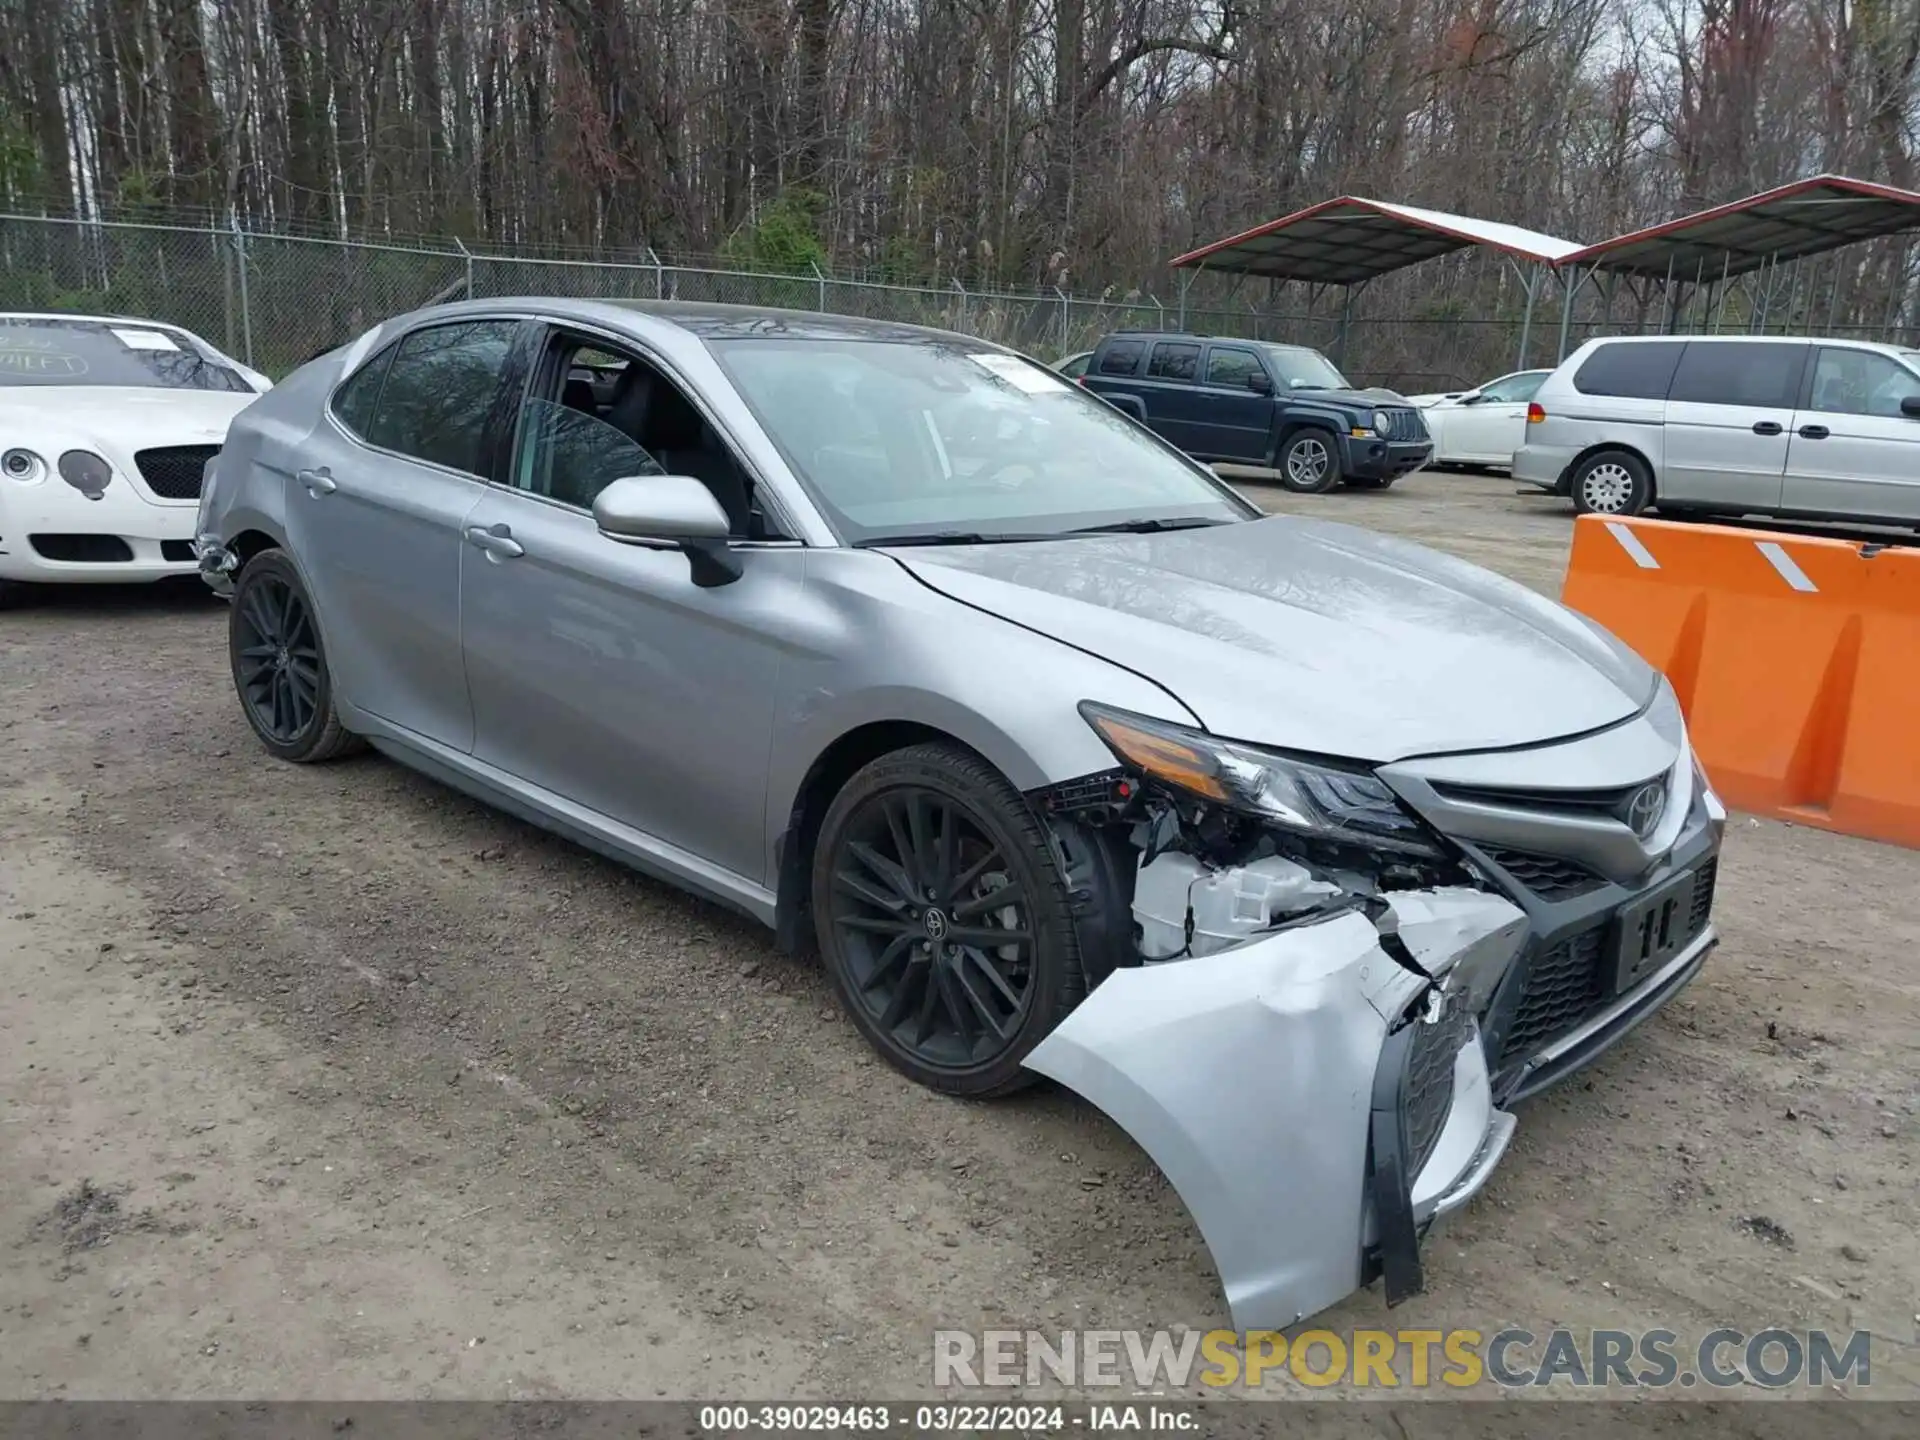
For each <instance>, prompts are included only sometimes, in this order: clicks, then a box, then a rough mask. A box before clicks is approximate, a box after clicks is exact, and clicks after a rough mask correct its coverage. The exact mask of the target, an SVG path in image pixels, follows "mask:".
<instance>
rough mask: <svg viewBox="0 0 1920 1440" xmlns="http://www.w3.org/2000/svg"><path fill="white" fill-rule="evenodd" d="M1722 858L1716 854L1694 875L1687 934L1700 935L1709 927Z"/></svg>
mask: <svg viewBox="0 0 1920 1440" xmlns="http://www.w3.org/2000/svg"><path fill="white" fill-rule="evenodd" d="M1719 870H1720V860H1719V857H1718V856H1716V857H1715V858H1713V859H1712V860H1709V861H1707V863H1706V864H1704V865H1702V866H1701V867H1700V869H1699V872H1698V873H1697V874H1695V876H1694V877H1693V909H1692V910H1691V911H1690V912H1689V913H1688V915H1687V934H1688V935H1690V936H1691V935H1698V934H1699V933H1700V932H1701V931H1702V930H1704V929H1706V928H1707V921H1708V919H1709V918H1711V917H1712V915H1713V886H1714V882H1715V881H1716V880H1717V879H1719Z"/></svg>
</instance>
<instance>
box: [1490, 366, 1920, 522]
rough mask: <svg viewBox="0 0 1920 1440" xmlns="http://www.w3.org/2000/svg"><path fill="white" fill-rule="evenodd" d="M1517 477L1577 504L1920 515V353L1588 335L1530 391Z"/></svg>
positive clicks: (1615, 511) (1589, 510) (1831, 516)
mask: <svg viewBox="0 0 1920 1440" xmlns="http://www.w3.org/2000/svg"><path fill="white" fill-rule="evenodd" d="M1513 478H1514V479H1516V480H1519V481H1522V482H1525V483H1527V484H1531V485H1538V486H1539V487H1541V488H1542V489H1544V490H1552V491H1555V492H1557V493H1559V494H1562V495H1567V496H1570V497H1571V498H1572V500H1573V502H1574V506H1575V508H1576V509H1578V510H1579V511H1580V512H1581V513H1582V514H1600V515H1638V514H1639V513H1640V512H1641V511H1643V510H1645V509H1647V508H1648V507H1650V506H1652V507H1657V508H1658V509H1659V511H1660V513H1661V514H1663V515H1679V516H1687V515H1693V516H1710V515H1781V516H1789V517H1801V518H1805V519H1813V520H1856V521H1869V522H1871V521H1882V522H1891V523H1894V524H1904V525H1911V524H1915V523H1920V350H1910V349H1902V348H1900V347H1899V346H1895V345H1878V344H1874V343H1871V342H1869V341H1864V340H1809V339H1803V338H1796V337H1793V336H1753V335H1693V336H1687V337H1685V338H1678V337H1671V336H1662V337H1653V336H1630V337H1623V338H1620V339H1614V340H1591V341H1589V342H1587V343H1586V344H1585V345H1583V346H1581V347H1580V348H1579V349H1578V350H1576V351H1574V352H1573V354H1572V355H1570V356H1568V357H1567V359H1566V361H1565V363H1563V364H1562V365H1561V366H1560V367H1559V368H1558V369H1557V370H1555V371H1554V372H1553V374H1552V375H1550V376H1548V377H1547V380H1546V381H1545V383H1544V384H1542V385H1541V386H1540V388H1539V390H1537V391H1536V392H1535V393H1534V396H1533V401H1532V403H1531V404H1530V405H1529V407H1528V411H1527V423H1526V438H1525V440H1524V442H1523V443H1522V444H1521V447H1520V449H1519V450H1518V451H1517V452H1515V454H1514V457H1513Z"/></svg>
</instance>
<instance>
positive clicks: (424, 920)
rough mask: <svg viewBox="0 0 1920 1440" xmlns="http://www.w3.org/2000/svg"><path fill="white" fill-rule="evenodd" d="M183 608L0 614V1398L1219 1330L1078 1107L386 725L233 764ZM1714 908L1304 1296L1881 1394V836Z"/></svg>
mask: <svg viewBox="0 0 1920 1440" xmlns="http://www.w3.org/2000/svg"><path fill="white" fill-rule="evenodd" d="M1259 493H1260V494H1261V497H1262V499H1263V500H1268V501H1273V497H1272V496H1271V495H1270V494H1269V493H1268V492H1264V491H1262V492H1259ZM1273 503H1275V504H1276V505H1282V502H1280V501H1273ZM1283 508H1287V509H1297V510H1301V511H1310V512H1312V513H1315V514H1323V515H1331V516H1336V517H1338V518H1342V519H1350V520H1353V521H1355V522H1357V523H1360V524H1365V525H1371V526H1376V527H1379V528H1381V529H1387V530H1394V531H1399V532H1403V533H1406V534H1409V535H1413V536H1416V537H1419V538H1423V539H1426V540H1429V541H1431V542H1433V543H1435V544H1437V545H1439V546H1442V547H1444V548H1446V549H1449V550H1452V551H1455V552H1457V553H1459V554H1461V555H1463V556H1465V557H1467V558H1468V559H1471V560H1474V561H1478V562H1480V563H1483V564H1486V565H1490V566H1493V567H1495V568H1497V569H1500V570H1503V571H1505V572H1506V573H1508V574H1511V575H1513V576H1516V577H1517V578H1519V579H1521V580H1523V581H1525V582H1527V583H1529V584H1533V585H1536V586H1539V587H1541V588H1543V589H1547V590H1552V589H1554V588H1555V587H1556V586H1557V583H1558V578H1559V573H1560V569H1561V566H1562V563H1563V559H1564V554H1565V549H1566V542H1567V535H1568V529H1569V521H1568V517H1567V514H1566V513H1565V511H1564V508H1563V507H1562V506H1560V505H1559V504H1557V503H1555V502H1543V501H1539V500H1530V499H1520V498H1517V497H1516V496H1515V495H1514V494H1513V491H1512V487H1511V485H1510V483H1508V482H1506V481H1501V480H1492V479H1470V478H1463V477H1456V476H1440V475H1432V476H1429V475H1421V476H1416V477H1413V478H1412V479H1410V480H1408V481H1405V482H1402V484H1400V485H1399V486H1397V487H1396V488H1395V489H1393V490H1391V491H1389V492H1386V493H1353V494H1336V495H1333V496H1326V497H1307V498H1293V497H1287V498H1285V500H1284V502H1283ZM225 616H226V612H225V610H224V608H223V607H221V606H220V605H219V604H218V603H217V602H214V601H212V600H210V599H209V598H207V597H205V596H204V595H203V594H201V593H200V592H199V591H198V589H197V587H196V586H193V585H188V586H185V587H183V588H181V589H178V590H162V591H158V592H156V591H152V590H136V591H130V592H127V591H114V592H107V591H67V592H61V593H56V594H45V595H41V596H35V597H34V598H32V599H31V600H30V601H29V602H28V603H27V604H25V605H24V606H23V607H21V608H17V609H15V610H12V611H9V612H6V613H4V614H0V1397H37V1396H60V1397H69V1398H77V1397H83V1396H90V1397H102V1396H111V1397H129V1398H130V1397H147V1396H152V1397H161V1396H247V1397H288V1398H292V1397H320V1398H344V1397H353V1398H380V1397H411V1396H439V1397H454V1396H461V1397H478V1398H504V1397H559V1396H568V1397H610V1396H633V1397H642V1398H644V1397H651V1396H656V1395H674V1396H683V1395H695V1396H734V1397H739V1396H749V1395H750V1396H755V1397H766V1396H783V1397H784V1396H823V1397H824V1396H837V1397H840V1398H853V1397H877V1396H893V1397H906V1396H911V1395H915V1394H919V1393H922V1392H924V1391H925V1390H926V1389H927V1387H928V1385H929V1383H930V1346H931V1340H930V1337H931V1332H932V1331H933V1330H934V1329H935V1328H936V1327H939V1326H958V1327H967V1328H973V1327H980V1326H986V1325H1010V1326H1014V1327H1019V1328H1038V1329H1043V1330H1057V1329H1059V1328H1062V1327H1067V1326H1081V1327H1103V1328H1134V1327H1154V1326H1169V1327H1170V1326H1175V1325H1187V1326H1193V1327H1212V1326H1215V1325H1218V1324H1224V1323H1225V1321H1224V1310H1223V1306H1222V1304H1221V1301H1220V1298H1219V1294H1218V1289H1217V1280H1216V1277H1215V1276H1214V1274H1213V1272H1212V1270H1211V1267H1210V1265H1209V1263H1208V1260H1207V1257H1206V1252H1205V1250H1204V1248H1203V1247H1202V1246H1201V1244H1200V1242H1199V1239H1198V1237H1197V1235H1196V1234H1195V1232H1194V1230H1193V1228H1192V1226H1191V1224H1190V1223H1189V1221H1188V1219H1187V1216H1186V1214H1185V1212H1184V1211H1183V1210H1182V1208H1181V1206H1180V1204H1179V1202H1178V1200H1177V1199H1176V1198H1175V1197H1174V1195H1173V1193H1172V1192H1171V1190H1170V1189H1169V1188H1168V1187H1167V1185H1166V1184H1165V1183H1164V1181H1163V1180H1161V1179H1160V1177H1159V1176H1158V1174H1157V1173H1156V1172H1155V1171H1154V1170H1153V1168H1152V1167H1151V1165H1149V1164H1148V1162H1147V1161H1146V1160H1145V1158H1144V1157H1143V1156H1142V1155H1141V1154H1140V1153H1139V1152H1138V1151H1137V1150H1135V1149H1134V1148H1133V1146H1132V1145H1131V1144H1130V1143H1129V1142H1128V1141H1127V1140H1126V1138H1125V1137H1124V1136H1123V1135H1122V1134H1121V1133H1120V1132H1119V1131H1117V1130H1116V1129H1115V1128H1114V1127H1113V1126H1112V1125H1110V1124H1109V1123H1108V1122H1107V1121H1105V1120H1104V1118H1103V1117H1101V1116H1100V1115H1099V1114H1098V1113H1097V1112H1094V1111H1092V1110H1091V1109H1090V1108H1089V1107H1086V1106H1084V1105H1082V1104H1080V1103H1079V1102H1077V1101H1075V1100H1074V1099H1073V1098H1072V1097H1070V1096H1067V1095H1064V1094H1062V1093H1059V1092H1041V1093H1037V1094H1031V1095H1028V1096H1025V1097H1022V1098H1018V1099H1015V1100H1013V1101H1009V1102H1003V1103H999V1104H993V1105H970V1104H965V1103H960V1102H955V1101H950V1100H946V1099H942V1098H939V1097H936V1096H934V1095H932V1094H930V1093H928V1092H925V1091H922V1090H918V1089H915V1088H914V1087H912V1086H911V1085H909V1084H908V1083H907V1082H906V1081H904V1080H903V1079H900V1078H899V1077H897V1076H896V1075H895V1074H894V1073H893V1072H892V1071H891V1070H889V1069H887V1068H886V1067H885V1066H884V1065H882V1064H880V1063H878V1062H876V1061H875V1060H873V1059H872V1058H870V1056H869V1053H868V1051H867V1049H866V1047H865V1045H864V1044H863V1043H862V1042H861V1041H860V1040H859V1038H858V1037H857V1036H856V1035H855V1033H854V1032H853V1030H852V1028H851V1027H850V1026H849V1025H848V1024H847V1023H846V1022H845V1021H843V1020H842V1019H841V1018H839V1016H838V1015H837V1013H836V1012H835V1011H834V1009H833V1008H832V1005H831V1003H830V998H829V995H828V991H827V988H826V986H825V985H824V984H823V982H822V980H821V978H820V976H819V975H818V974H817V973H816V972H814V971H811V970H808V969H805V968H800V967H798V966H796V965H794V964H792V963H790V962H788V961H786V960H783V959H782V958H780V957H779V956H777V955H776V954H775V953H774V952H773V950H772V947H771V945H770V944H769V941H768V939H767V937H766V936H765V935H763V934H762V933H760V932H759V931H757V930H756V929H754V928H753V927H752V926H751V925H749V924H747V923H745V922H743V921H739V920H735V919H733V918H731V917H730V916H728V915H727V914H725V913H722V912H721V911H719V910H716V909H713V908H710V907H708V906H705V905H703V904H701V903H699V902H696V901H693V900H690V899H687V898H684V897H682V896H680V895H678V894H676V893H674V892H672V891H670V890H668V889H666V888H664V887H662V886H660V885H656V884H654V883H651V882H649V881H646V880H643V879H640V878H637V877H635V876H633V875H631V874H628V873H626V872H624V871H622V870H620V869H618V868H616V867H615V866H613V865H612V864H610V863H607V862H605V861H602V860H599V859H597V858H595V857H593V856H591V855H589V854H587V853H585V852H583V851H581V850H578V849H576V848H574V847H572V846H570V845H568V844H566V843H563V842H561V841H559V840H555V839H552V838H549V837H547V836H546V835H544V834H542V833H540V832H539V831H536V830H534V829H532V828H531V827H529V826H526V825H523V824H520V823H518V822H516V821H513V820H510V819H506V818H504V817H502V816H499V815H496V814H494V813H491V812H489V811H487V810H485V809H483V808H481V807H480V806H478V805H476V804H473V803H471V802H469V801H467V800H465V799H463V798H461V797H459V796H458V795H455V794H453V793H452V792H450V791H448V790H445V789H443V788H441V787H439V786H437V785H435V784H433V783H431V782H429V781H426V780H423V779H420V778H417V777H415V776H413V775H411V774H410V773H408V772H406V771H404V770H402V769H400V768H399V767H397V766H395V765H393V764H391V763H388V762H386V761H383V760H380V759H377V758H373V757H370V756H365V757H360V758H356V759H354V760H351V761H347V762H344V763H341V764H338V765H333V766H326V767H318V768H299V767H292V766H286V765H281V764H278V763H276V762H274V761H273V760H271V759H270V758H268V756H267V755H266V754H265V753H264V752H263V751H262V750H261V749H260V748H259V747H258V746H257V745H256V744H255V743H254V742H253V740H252V737H251V735H250V734H249V732H248V731H247V728H246V726H245V723H244V722H243V720H242V719H241V715H240V711H239V708H238V706H237V705H236V703H235V701H234V699H233V696H232V693H231V690H230V687H229V683H228V680H227V677H226V668H225V656H224V647H223V636H224V626H225ZM1719 893H1720V900H1719V907H1718V912H1717V913H1718V918H1719V922H1720V925H1721V929H1722V934H1723V937H1724V941H1723V945H1722V947H1721V949H1720V951H1719V952H1718V953H1717V955H1716V956H1715V957H1714V959H1713V960H1712V961H1711V962H1710V964H1709V967H1708V969H1707V970H1706V972H1705V973H1704V974H1703V976H1702V977H1701V979H1700V980H1699V982H1698V983H1696V984H1695V985H1694V987H1693V988H1692V989H1691V991H1690V992H1689V993H1688V994H1686V995H1685V996H1683V997H1682V998H1681V999H1680V1000H1679V1001H1678V1002H1676V1003H1675V1004H1674V1005H1673V1006H1672V1007H1671V1008H1669V1009H1668V1010H1667V1011H1666V1012H1665V1013H1664V1014H1663V1015H1661V1016H1660V1017H1659V1018H1658V1019H1657V1020H1656V1021H1654V1022H1653V1023H1651V1024H1649V1025H1648V1026H1646V1027H1644V1028H1643V1029H1642V1030H1640V1031H1639V1032H1638V1033H1637V1034H1635V1035H1634V1036H1633V1037H1632V1038H1631V1039H1630V1040H1629V1041H1628V1042H1627V1043H1626V1044H1624V1045H1623V1046H1621V1047H1620V1048H1619V1049H1618V1050H1617V1051H1616V1052H1615V1053H1614V1054H1612V1055H1611V1056H1609V1057H1608V1058H1607V1060H1606V1061H1605V1062H1603V1063H1602V1064H1601V1065H1600V1066H1598V1067H1597V1068H1596V1069H1594V1070H1593V1071H1592V1072H1590V1074H1589V1076H1588V1077H1586V1078H1584V1079H1583V1080H1582V1081H1577V1082H1575V1083H1574V1084H1572V1085H1571V1086H1569V1087H1567V1088H1565V1089H1563V1090H1562V1091H1560V1092H1557V1093H1554V1094H1552V1095H1549V1096H1547V1097H1544V1098H1542V1099H1540V1100H1537V1101H1534V1102H1531V1103H1529V1104H1527V1105H1526V1106H1524V1107H1523V1109H1522V1112H1521V1117H1520V1118H1521V1130H1520V1136H1519V1138H1518V1140H1517V1141H1516V1143H1515V1147H1514V1150H1513V1152H1512V1153H1511V1154H1510V1155H1509V1156H1508V1158H1507V1160H1506V1162H1505V1164H1504V1165H1503V1167H1502V1168H1501V1169H1500V1171H1499V1173H1498V1175H1497V1176H1496V1178H1495V1179H1494V1181H1493V1182H1492V1184H1491V1186H1490V1188H1489V1189H1488V1191H1487V1192H1486V1193H1485V1194H1484V1195H1483V1196H1482V1197H1481V1198H1480V1199H1479V1200H1477V1201H1476V1202H1475V1203H1474V1204H1473V1205H1472V1206H1470V1207H1469V1208H1468V1210H1467V1211H1466V1213H1465V1214H1464V1215H1462V1216H1461V1217H1459V1218H1458V1219H1457V1220H1456V1221H1455V1222H1454V1223H1453V1224H1452V1225H1451V1226H1449V1227H1448V1228H1446V1229H1445V1230H1444V1231H1442V1232H1441V1233H1440V1234H1439V1235H1437V1236H1436V1237H1434V1238H1433V1239H1432V1240H1431V1241H1430V1243H1429V1245H1428V1248H1427V1261H1428V1266H1427V1275H1428V1281H1429V1290H1428V1293H1427V1294H1426V1295H1425V1296H1423V1297H1421V1298H1419V1299H1417V1300H1415V1301H1412V1302H1410V1303H1409V1304H1407V1305H1405V1306H1403V1307H1401V1308H1399V1309H1397V1310H1395V1311H1393V1312H1391V1315H1390V1316H1389V1312H1388V1311H1387V1309H1386V1307H1385V1305H1384V1303H1383V1302H1382V1300H1381V1298H1380V1296H1379V1293H1378V1292H1377V1290H1376V1291H1373V1292H1369V1293H1363V1294H1361V1295H1358V1296H1355V1297H1353V1298H1352V1299H1350V1300H1349V1301H1347V1302H1346V1303H1344V1304H1342V1305H1341V1306H1339V1307H1338V1308H1337V1309H1336V1310H1334V1311H1333V1312H1331V1313H1330V1314H1328V1315H1326V1316H1324V1317H1322V1323H1324V1324H1326V1325H1329V1326H1331V1327H1332V1328H1335V1329H1341V1328H1346V1327H1354V1326H1368V1325H1391V1326H1394V1327H1398V1328H1417V1327H1431V1328H1446V1327H1451V1326H1460V1325H1466V1326H1474V1327H1478V1328H1482V1329H1485V1330H1489V1331H1490V1330H1493V1329H1497V1328H1499V1327H1501V1326H1504V1325H1507V1324H1515V1323H1517V1324H1521V1325H1524V1326H1526V1327H1527V1328H1529V1329H1532V1330H1534V1331H1536V1332H1544V1331H1545V1330H1547V1329H1549V1328H1551V1327H1553V1326H1556V1325H1569V1326H1574V1327H1583V1328H1584V1327H1589V1326H1611V1327H1620V1328H1626V1329H1645V1328H1651V1327H1659V1326H1664V1327H1666V1328H1669V1329H1672V1330H1675V1331H1677V1332H1679V1333H1680V1334H1681V1335H1682V1336H1685V1337H1697V1336H1699V1335H1700V1334H1703V1333H1704V1332H1706V1331H1708V1330H1710V1329H1712V1328H1713V1327H1716V1326H1721V1325H1728V1326H1734V1327H1739V1328H1743V1329H1746V1330H1757V1329H1759V1328H1762V1327H1763V1326H1766V1325H1770V1324H1777V1325H1786V1326H1797V1327H1808V1326H1826V1327H1830V1328H1834V1329H1840V1330H1850V1329H1852V1328H1855V1327H1861V1328H1867V1329H1871V1330H1872V1331H1873V1332H1874V1334H1875V1337H1876V1340H1875V1349H1874V1356H1873V1359H1874V1372H1873V1379H1874V1390H1875V1391H1876V1392H1878V1393H1882V1394H1885V1393H1889V1392H1904V1393H1908V1394H1912V1393H1914V1391H1915V1389H1916V1387H1920V1350H1916V1334H1915V1327H1916V1316H1915V1314H1914V1308H1915V1296H1916V1294H1920V1247H1916V1245H1915V1244H1914V1240H1913V1224H1914V1216H1915V1204H1914V1201H1915V1180H1916V1174H1915V1159H1916V1154H1920V1145H1917V1144H1916V1140H1917V1138H1920V1120H1917V1119H1916V1100H1917V1099H1920V1054H1917V1052H1916V1045H1915V1036H1916V1034H1920V970H1916V962H1915V958H1914V957H1915V955H1916V953H1917V952H1920V907H1916V905H1915V902H1914V896H1915V895H1916V893H1920V855H1916V854H1914V853H1911V852H1907V851H1903V850H1897V849H1893V848H1890V847H1885V846H1879V845H1874V844H1869V843H1866V842H1862V841H1856V840H1851V839H1847V838H1840V837H1833V836H1828V835H1824V834H1820V833H1816V832H1813V831H1809V830H1802V829H1797V828H1793V827H1790V826H1785V825H1780V824H1774V823H1771V822H1761V821H1757V820H1752V819H1749V818H1747V817H1744V816H1741V817H1736V818H1735V820H1734V822H1733V824H1732V827H1731V829H1730V833H1729V836H1728V845H1727V852H1726V857H1725V860H1724V862H1723V866H1722V879H1721V885H1720V892H1719ZM1292 1384H1293V1382H1292V1381H1290V1380H1283V1381H1279V1382H1274V1384H1273V1387H1272V1388H1274V1389H1275V1390H1276V1392H1277V1393H1292V1392H1291V1390H1290V1389H1289V1387H1291V1386H1292ZM1321 1393H1324V1392H1321ZM1739 1393H1740V1394H1741V1395H1756V1396H1757V1395H1758V1394H1760V1393H1761V1392H1759V1391H1758V1390H1757V1389H1755V1390H1745V1389H1743V1390H1742V1391H1740V1392H1739Z"/></svg>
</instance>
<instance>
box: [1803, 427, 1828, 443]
mask: <svg viewBox="0 0 1920 1440" xmlns="http://www.w3.org/2000/svg"><path fill="white" fill-rule="evenodd" d="M1832 433H1833V432H1832V431H1831V430H1829V429H1827V427H1826V426H1824V425H1802V426H1801V427H1800V438H1801V439H1802V440H1824V439H1826V438H1827V436H1829V435H1831V434H1832Z"/></svg>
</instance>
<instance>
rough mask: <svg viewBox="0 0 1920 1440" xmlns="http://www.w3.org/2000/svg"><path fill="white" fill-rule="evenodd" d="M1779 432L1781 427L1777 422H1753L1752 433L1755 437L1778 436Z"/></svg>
mask: <svg viewBox="0 0 1920 1440" xmlns="http://www.w3.org/2000/svg"><path fill="white" fill-rule="evenodd" d="M1780 430H1781V425H1780V422H1779V421H1778V420H1756V421H1754V422H1753V433H1754V434H1756V435H1778V434H1779V433H1780Z"/></svg>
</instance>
